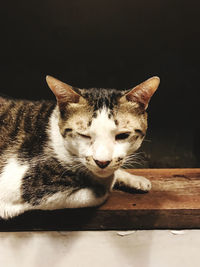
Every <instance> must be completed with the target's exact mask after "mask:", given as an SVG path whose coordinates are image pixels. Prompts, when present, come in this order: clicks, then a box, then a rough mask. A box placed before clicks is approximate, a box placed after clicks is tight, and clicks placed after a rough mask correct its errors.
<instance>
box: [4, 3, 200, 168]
mask: <svg viewBox="0 0 200 267" xmlns="http://www.w3.org/2000/svg"><path fill="white" fill-rule="evenodd" d="M199 10H200V4H199V1H194V0H192V1H186V0H182V1H178V0H168V1H161V0H151V1H144V0H140V1H139V0H137V1H136V0H128V1H127V0H125V1H122V0H121V1H120V0H101V1H99V0H97V1H94V0H71V1H69V0H54V1H53V0H42V1H37V0H36V1H27V0H26V1H25V0H21V1H3V2H1V8H0V25H1V37H0V77H1V80H0V92H1V93H3V94H5V95H8V96H12V97H15V98H26V99H41V98H46V99H53V95H52V93H51V91H50V90H49V89H48V87H47V85H46V83H45V76H46V74H50V75H53V76H55V77H57V78H59V79H60V80H62V81H64V82H67V83H69V84H71V85H74V86H76V87H80V88H84V87H85V88H88V87H105V88H107V87H109V88H110V87H111V88H118V89H121V88H131V87H133V86H135V85H136V84H138V83H140V82H142V81H144V80H145V79H147V78H149V77H151V76H153V75H158V76H159V77H160V78H161V84H160V87H159V89H158V91H157V92H156V94H155V95H154V97H153V98H152V100H151V103H150V106H149V109H148V111H149V131H148V135H147V138H146V142H144V145H143V147H142V151H145V154H144V155H145V158H146V159H147V160H148V162H146V163H144V165H143V166H146V167H199V165H200V123H199V64H200V61H199V59H200V57H199V55H200V52H199V49H200V46H199V45H200V34H199V33H200V19H199V16H200V13H199Z"/></svg>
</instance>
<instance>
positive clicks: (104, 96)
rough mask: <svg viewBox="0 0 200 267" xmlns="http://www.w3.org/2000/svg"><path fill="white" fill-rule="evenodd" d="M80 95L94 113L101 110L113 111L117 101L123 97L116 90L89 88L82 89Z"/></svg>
mask: <svg viewBox="0 0 200 267" xmlns="http://www.w3.org/2000/svg"><path fill="white" fill-rule="evenodd" d="M81 95H82V96H83V97H84V98H85V99H86V100H87V102H88V104H89V105H90V106H91V108H93V111H94V112H96V111H98V110H101V109H103V108H107V109H108V110H113V109H114V107H115V106H116V105H118V100H119V98H120V97H121V96H122V95H123V92H122V91H118V90H116V89H105V88H90V89H82V90H81Z"/></svg>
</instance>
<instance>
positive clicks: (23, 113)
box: [0, 97, 56, 153]
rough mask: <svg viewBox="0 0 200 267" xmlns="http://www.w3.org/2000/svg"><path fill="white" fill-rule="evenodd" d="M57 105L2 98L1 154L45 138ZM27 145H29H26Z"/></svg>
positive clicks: (0, 111) (0, 119)
mask: <svg viewBox="0 0 200 267" xmlns="http://www.w3.org/2000/svg"><path fill="white" fill-rule="evenodd" d="M55 105H56V104H55V103H54V102H51V101H27V100H13V99H6V98H2V97H0V153H2V152H4V151H5V150H9V151H13V152H14V151H16V150H17V149H18V150H19V149H20V148H23V147H24V146H25V147H28V140H29V141H30V144H29V145H30V146H32V145H33V143H32V141H33V137H34V139H35V140H34V141H39V139H40V141H41V138H42V137H43V138H44V132H45V128H46V126H47V124H48V120H49V116H50V115H51V113H52V111H53V109H54V107H55ZM26 144H27V145H26Z"/></svg>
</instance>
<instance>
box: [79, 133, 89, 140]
mask: <svg viewBox="0 0 200 267" xmlns="http://www.w3.org/2000/svg"><path fill="white" fill-rule="evenodd" d="M78 135H79V136H81V137H83V138H85V139H91V136H89V135H85V134H81V133H78Z"/></svg>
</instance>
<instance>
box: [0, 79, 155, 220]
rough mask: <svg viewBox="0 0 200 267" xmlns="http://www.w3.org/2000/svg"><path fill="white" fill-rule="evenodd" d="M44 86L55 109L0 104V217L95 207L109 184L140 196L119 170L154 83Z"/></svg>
mask: <svg viewBox="0 0 200 267" xmlns="http://www.w3.org/2000/svg"><path fill="white" fill-rule="evenodd" d="M47 82H48V84H49V86H50V88H51V89H52V91H53V92H54V94H55V96H56V98H57V103H56V102H55V103H54V102H50V101H36V102H32V101H21V100H9V99H5V98H0V217H2V218H9V217H13V216H16V215H18V214H20V213H23V212H24V211H26V210H33V209H50V210H52V209H60V208H78V207H91V206H98V205H100V204H102V203H103V202H104V201H105V200H106V199H107V197H108V195H109V192H110V190H111V188H112V187H113V185H114V183H115V182H118V183H122V184H123V185H126V186H130V187H133V188H137V189H142V190H145V191H148V190H149V189H150V187H151V185H150V182H149V181H148V180H147V179H145V178H143V177H136V176H133V175H130V174H129V173H127V172H125V171H124V170H123V169H120V167H121V166H122V165H126V163H127V161H130V159H131V155H132V153H133V152H135V151H136V150H137V149H138V148H139V146H140V145H141V142H142V140H143V138H144V136H145V133H146V128H147V117H146V112H145V109H146V107H147V105H148V102H149V100H150V97H151V96H152V94H153V93H154V91H155V90H156V89H157V87H158V84H159V80H158V78H156V77H154V78H152V79H149V80H148V81H146V83H143V84H142V87H136V88H135V89H134V90H131V91H130V90H129V91H126V92H125V91H117V90H106V89H90V90H89V89H88V90H86V89H84V90H83V89H82V90H81V89H74V88H72V87H70V86H68V85H66V84H64V83H62V82H60V81H58V80H56V79H54V78H52V77H48V78H47ZM140 86H141V85H140ZM145 88H146V89H145ZM133 92H134V94H133ZM140 92H141V96H140Z"/></svg>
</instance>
